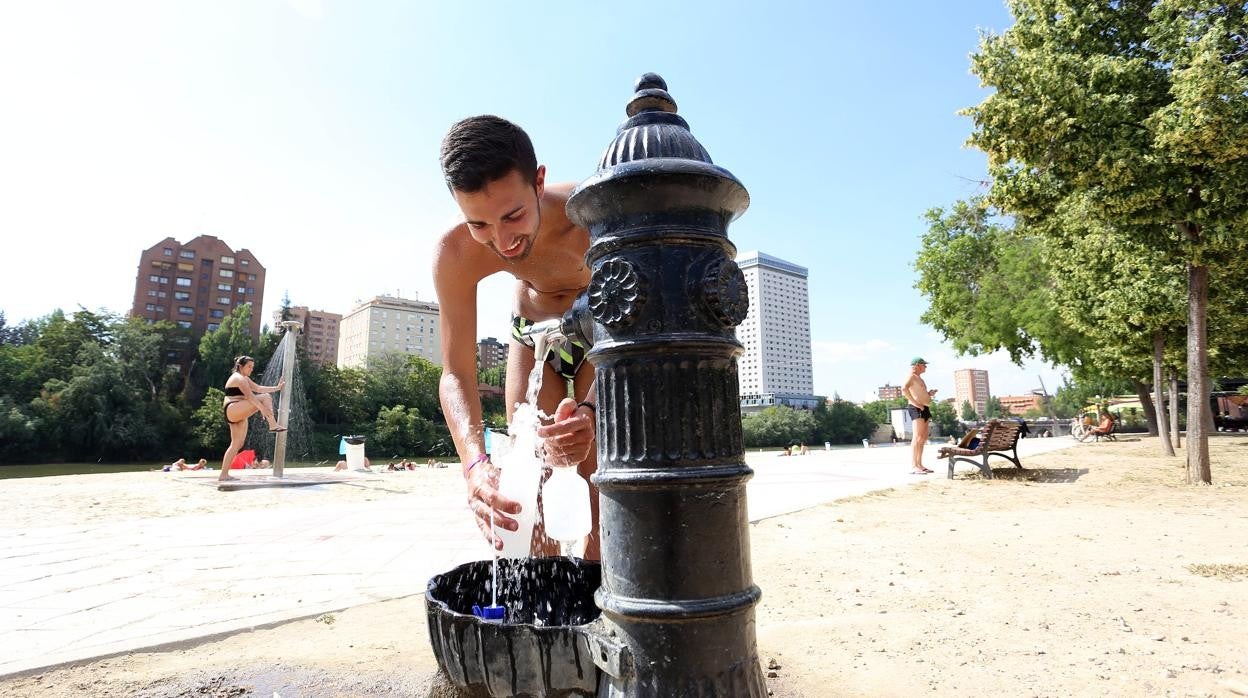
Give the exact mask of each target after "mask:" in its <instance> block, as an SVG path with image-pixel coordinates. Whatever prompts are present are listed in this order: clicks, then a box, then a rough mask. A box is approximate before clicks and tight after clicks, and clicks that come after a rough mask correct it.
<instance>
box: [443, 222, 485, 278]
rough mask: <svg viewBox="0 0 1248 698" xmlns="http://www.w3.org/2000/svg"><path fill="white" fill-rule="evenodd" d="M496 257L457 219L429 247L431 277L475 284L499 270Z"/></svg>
mask: <svg viewBox="0 0 1248 698" xmlns="http://www.w3.org/2000/svg"><path fill="white" fill-rule="evenodd" d="M501 268H502V265H501V264H499V260H498V258H497V257H496V256H495V255H493V254H490V252H489V250H488V249H487V248H486V247H485V246H484V245H482V244H480V243H478V242H477V241H476V240H473V239H472V234H471V233H470V232H469V231H468V225H467V224H466V223H457V224H456V225H453V226H451V228H450V229H449V230H447V231H446V232H444V233H442V235H441V236H440V237H439V238H438V243H437V245H435V247H434V251H433V276H434V280H435V281H437V280H439V279H448V278H454V279H456V280H457V281H461V282H463V283H471V284H475V283H477V282H478V281H480V280H481V279H484V278H485V277H487V276H489V275H490V274H493V273H495V272H497V271H499V270H500V269H501Z"/></svg>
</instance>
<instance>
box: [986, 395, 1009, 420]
mask: <svg viewBox="0 0 1248 698" xmlns="http://www.w3.org/2000/svg"><path fill="white" fill-rule="evenodd" d="M1006 414H1007V413H1006V411H1005V407H1003V406H1002V405H1001V399H1000V398H998V397H997V396H996V395H989V396H988V402H987V404H986V405H984V419H994V418H996V417H1004V416H1005V415H1006Z"/></svg>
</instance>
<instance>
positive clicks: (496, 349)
mask: <svg viewBox="0 0 1248 698" xmlns="http://www.w3.org/2000/svg"><path fill="white" fill-rule="evenodd" d="M477 361H479V362H480V363H481V370H482V371H488V370H490V369H491V368H497V367H499V366H506V365H507V345H506V344H504V343H502V342H500V341H498V340H497V339H495V338H493V337H486V338H485V339H483V340H481V341H479V342H477Z"/></svg>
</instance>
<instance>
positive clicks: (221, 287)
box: [217, 284, 234, 292]
mask: <svg viewBox="0 0 1248 698" xmlns="http://www.w3.org/2000/svg"><path fill="white" fill-rule="evenodd" d="M217 290H218V291H226V292H229V291H232V290H234V287H233V286H231V285H229V284H217Z"/></svg>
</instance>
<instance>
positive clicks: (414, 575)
mask: <svg viewBox="0 0 1248 698" xmlns="http://www.w3.org/2000/svg"><path fill="white" fill-rule="evenodd" d="M1075 445H1077V444H1075V442H1074V441H1072V440H1071V439H1069V438H1066V439H1061V438H1057V439H1027V440H1024V441H1023V442H1022V443H1021V445H1020V449H1019V450H1020V453H1021V454H1022V458H1023V463H1024V465H1025V464H1026V462H1027V456H1029V455H1034V454H1036V453H1041V452H1046V451H1052V450H1056V449H1058V448H1065V447H1070V446H1075ZM929 451H930V452H931V453H930V454H929V456H928V457H926V458H925V460H926V462H927V465H928V467H931V468H933V469H936V470H937V471H938V472H937V473H935V474H932V475H927V476H915V475H909V474H908V473H907V471H908V470H909V466H908V465H907V463H908V462H909V448H908V446H907V445H904V444H901V445H898V446H896V447H890V446H886V447H880V448H870V449H839V450H834V451H829V452H825V451H823V450H817V451H816V450H812V451H811V453H810V454H809V455H807V456H793V457H789V458H785V457H780V456H776V455H774V454H770V453H768V454H762V453H750V454H747V462H749V464H750V465H751V466H752V467H753V468H754V469H755V477H754V479H753V480H751V481H750V484H749V500H748V501H749V518H750V520H751V521H758V520H761V519H765V518H769V517H773V516H779V515H781V514H785V513H789V512H793V511H798V510H801V509H805V508H808V507H811V506H816V505H818V504H822V503H825V502H830V501H833V500H835V499H839V498H842V497H848V496H854V495H859V494H864V493H866V492H870V491H874V490H879V489H884V488H889V487H897V486H904V485H907V484H910V483H913V482H919V481H921V480H929V479H935V478H940V479H943V478H944V474H943V472H944V471H943V469H941V468H938V467H937V461H936V459H935V449H934V448H930V449H929ZM994 460H995V459H994ZM188 486H198V485H194V484H188ZM341 486H344V485H333V484H330V485H316V486H315V487H317V488H320V487H341ZM300 489H303V488H296V489H292V490H290V491H291V492H298V491H299V490H300ZM223 496H228V495H225V494H223ZM488 555H489V548H488V547H487V546H486V545H485V543H484V542H483V541H482V540H481V538H480V534H479V533H478V532H477V529H476V526H475V525H474V524H473V522H472V520H471V517H469V516H468V514H467V511H466V509H465V507H464V506H463V502H462V501H460V500H456V501H438V500H434V499H432V498H428V497H426V498H420V499H416V498H414V497H394V498H387V499H380V500H376V501H371V502H366V503H353V504H343V505H339V506H328V507H327V506H318V507H310V506H309V507H300V506H297V505H296V506H284V507H278V508H269V509H264V510H262V511H256V510H253V511H242V512H228V513H219V514H199V515H187V516H179V517H166V518H161V519H147V520H136V521H119V522H116V523H105V524H92V525H78V526H61V527H47V528H25V529H11V528H7V529H0V561H2V562H3V565H2V566H0V677H4V676H8V675H13V674H19V673H21V674H25V673H31V672H33V671H35V670H38V669H40V668H44V667H50V666H54V665H58V664H63V663H67V662H77V661H82V660H87V659H92V658H98V657H103V656H108V655H113V654H120V653H125V652H129V651H134V650H138V649H143V648H155V647H160V646H168V645H171V644H175V643H179V642H185V641H190V640H202V639H205V638H209V637H212V636H216V635H223V634H228V633H234V632H239V631H244V630H249V629H252V628H255V627H258V626H263V625H267V624H273V623H278V622H281V621H287V620H293V619H296V618H303V617H309V616H315V615H318V614H321V613H325V612H329V611H334V610H340V609H343V608H349V607H352V606H358V605H362V604H366V603H372V602H375V601H383V600H387V599H395V598H400V597H404V596H410V595H413V594H420V593H423V592H424V589H425V584H426V582H427V581H428V579H429V578H430V577H432V576H433V575H435V574H438V573H440V572H443V571H445V570H448V569H450V568H452V567H454V566H456V565H458V564H461V563H463V562H468V561H470V560H477V559H483V558H484V557H486V556H488Z"/></svg>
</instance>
